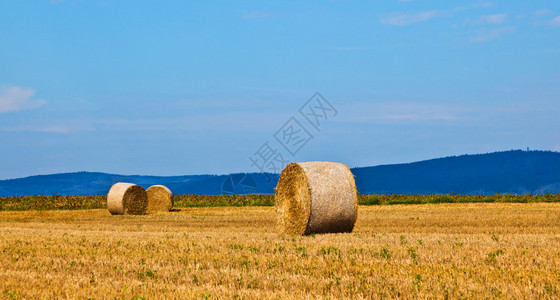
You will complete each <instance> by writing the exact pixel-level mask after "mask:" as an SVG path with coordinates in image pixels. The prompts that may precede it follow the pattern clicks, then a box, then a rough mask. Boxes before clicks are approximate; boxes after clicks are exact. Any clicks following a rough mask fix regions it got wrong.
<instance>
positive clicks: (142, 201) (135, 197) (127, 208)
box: [107, 182, 148, 215]
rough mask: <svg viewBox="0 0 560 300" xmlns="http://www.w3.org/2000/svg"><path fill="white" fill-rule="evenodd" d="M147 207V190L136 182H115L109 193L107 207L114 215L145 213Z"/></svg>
mask: <svg viewBox="0 0 560 300" xmlns="http://www.w3.org/2000/svg"><path fill="white" fill-rule="evenodd" d="M147 207H148V196H147V195H146V191H145V190H144V188H143V187H141V186H139V185H136V184H132V183H126V182H119V183H115V184H114V185H113V186H112V187H111V189H110V190H109V193H108V194H107V208H108V209H109V212H110V213H111V214H112V215H143V214H145V213H146V208H147Z"/></svg>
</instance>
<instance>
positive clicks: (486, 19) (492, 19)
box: [480, 14, 507, 24]
mask: <svg viewBox="0 0 560 300" xmlns="http://www.w3.org/2000/svg"><path fill="white" fill-rule="evenodd" d="M506 17H507V14H495V15H489V16H482V17H480V22H481V23H485V24H502V23H504V22H505V21H506Z"/></svg>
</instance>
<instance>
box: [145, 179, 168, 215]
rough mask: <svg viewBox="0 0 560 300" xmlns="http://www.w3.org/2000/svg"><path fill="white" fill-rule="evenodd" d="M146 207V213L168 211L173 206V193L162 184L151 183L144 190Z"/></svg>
mask: <svg viewBox="0 0 560 300" xmlns="http://www.w3.org/2000/svg"><path fill="white" fill-rule="evenodd" d="M146 194H147V195H148V208H147V209H146V213H148V214H153V213H157V212H169V211H170V210H171V209H172V208H173V193H172V192H171V190H169V189H168V188H167V187H166V186H164V185H152V186H151V187H149V188H148V189H147V190H146Z"/></svg>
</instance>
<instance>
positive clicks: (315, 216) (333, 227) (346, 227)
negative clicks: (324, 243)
mask: <svg viewBox="0 0 560 300" xmlns="http://www.w3.org/2000/svg"><path fill="white" fill-rule="evenodd" d="M275 206H276V212H277V216H278V226H279V227H280V230H281V231H282V232H284V233H287V234H294V235H309V234H313V233H336V232H351V231H352V229H353V228H354V224H355V223H356V219H357V217H358V195H357V191H356V183H355V181H354V175H353V174H352V172H351V171H350V169H349V168H348V167H347V166H346V165H344V164H341V163H334V162H305V163H291V164H289V165H287V166H286V168H284V170H283V171H282V173H281V174H280V179H279V181H278V185H277V186H276V195H275Z"/></svg>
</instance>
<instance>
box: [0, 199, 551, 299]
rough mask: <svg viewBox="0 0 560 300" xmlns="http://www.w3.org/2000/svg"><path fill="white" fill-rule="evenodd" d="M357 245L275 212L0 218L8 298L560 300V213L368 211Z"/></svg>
mask: <svg viewBox="0 0 560 300" xmlns="http://www.w3.org/2000/svg"><path fill="white" fill-rule="evenodd" d="M358 215H359V217H358V221H357V223H356V226H355V228H354V231H353V233H350V234H325V235H319V234H318V235H311V236H289V235H282V234H278V233H277V227H276V224H275V222H276V218H275V211H274V208H273V207H212V208H181V209H179V211H175V212H170V213H167V214H158V215H145V216H111V215H110V214H109V212H107V210H106V209H93V210H59V211H3V212H0V253H1V254H0V266H1V267H0V293H2V296H4V297H6V298H10V297H15V298H121V297H123V298H125V299H131V298H133V297H135V296H136V297H146V298H156V296H160V297H161V296H162V295H165V296H167V297H175V298H184V297H187V298H224V297H225V298H233V297H236V296H238V297H240V298H290V297H304V298H305V297H307V298H325V297H328V298H372V297H373V298H379V297H391V298H393V297H398V296H400V297H423V298H425V297H429V298H446V297H450V298H459V297H460V298H464V297H469V298H484V297H488V298H499V297H508V298H510V297H511V298H537V297H539V298H542V297H551V298H557V297H559V296H560V271H559V270H560V204H558V203H529V204H527V203H471V204H421V205H381V206H360V208H359V214H358Z"/></svg>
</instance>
